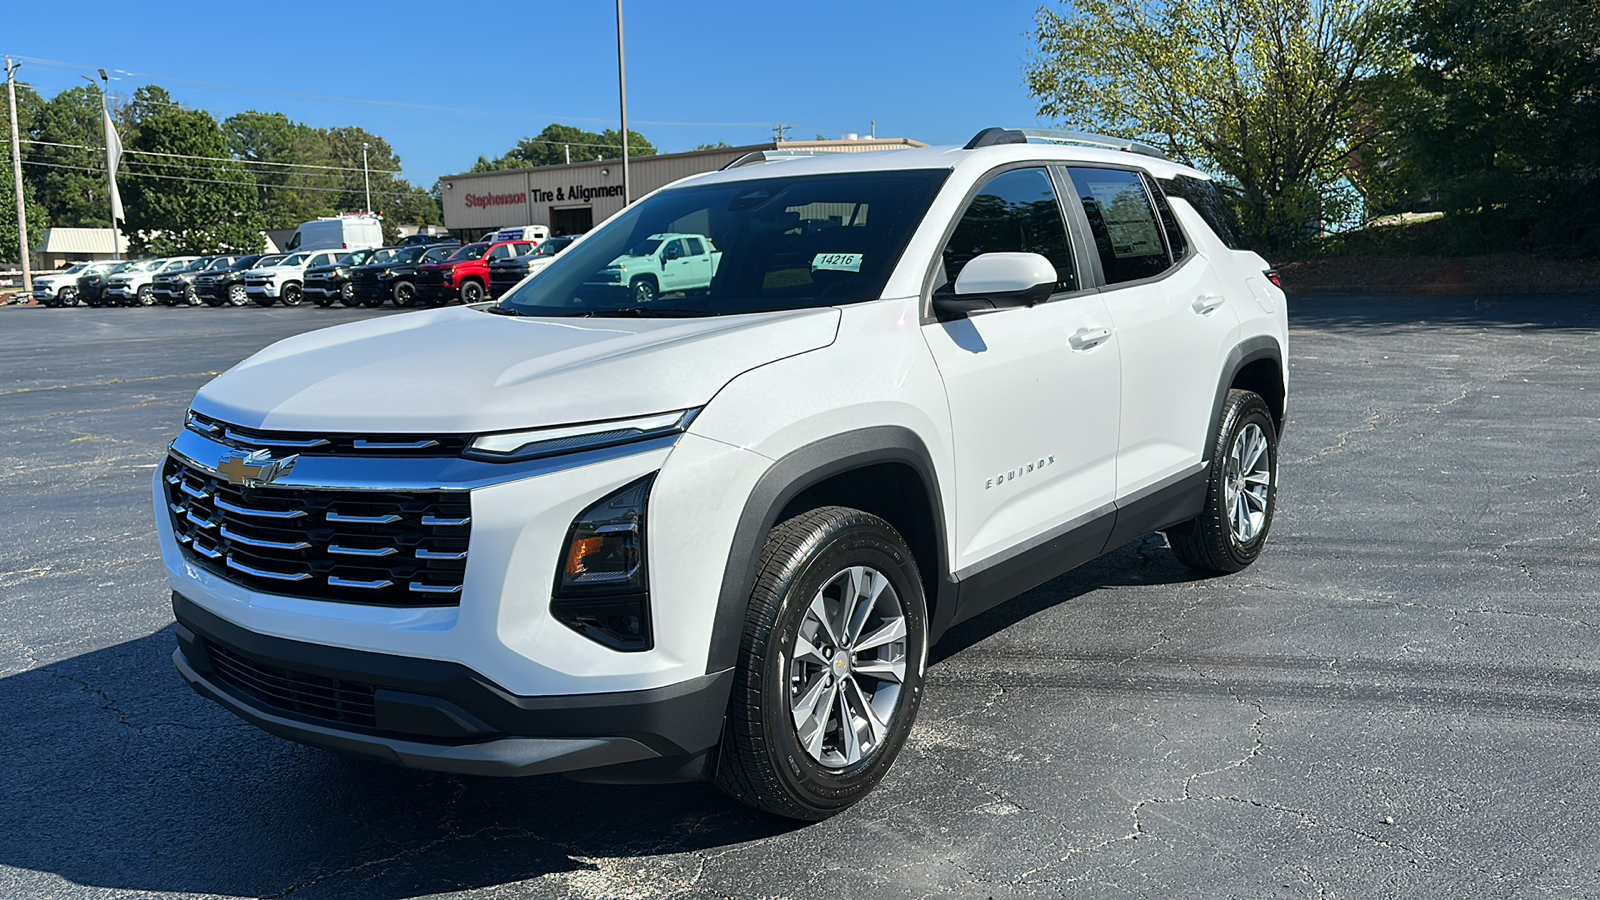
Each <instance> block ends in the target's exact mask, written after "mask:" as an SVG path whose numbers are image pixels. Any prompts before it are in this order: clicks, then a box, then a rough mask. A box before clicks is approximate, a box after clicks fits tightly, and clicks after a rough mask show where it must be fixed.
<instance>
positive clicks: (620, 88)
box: [617, 0, 633, 206]
mask: <svg viewBox="0 0 1600 900" xmlns="http://www.w3.org/2000/svg"><path fill="white" fill-rule="evenodd" d="M617 96H618V98H620V99H621V101H622V205H623V206H627V205H628V204H629V203H631V202H633V198H632V197H631V196H630V195H629V193H628V189H629V185H628V74H627V71H626V70H625V69H624V67H623V64H622V0H617Z"/></svg>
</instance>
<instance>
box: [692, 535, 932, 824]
mask: <svg viewBox="0 0 1600 900" xmlns="http://www.w3.org/2000/svg"><path fill="white" fill-rule="evenodd" d="M757 571H758V572H759V573H760V575H759V576H758V578H757V581H756V584H755V587H754V589H753V591H752V592H751V596H750V606H749V609H748V612H747V613H746V619H745V626H744V634H743V636H742V638H741V641H740V650H739V662H738V665H737V666H736V667H735V669H734V686H733V693H732V696H731V698H730V700H729V706H728V718H727V726H726V730H725V731H724V735H723V741H722V750H721V754H720V757H719V762H718V766H717V776H716V777H717V784H718V786H719V787H721V788H722V789H723V790H724V791H726V792H727V793H729V794H730V795H732V796H733V797H734V798H736V799H738V800H740V801H743V802H745V803H748V804H749V805H751V806H754V807H756V808H758V809H762V810H765V811H767V812H771V813H776V814H778V815H781V816H787V817H790V818H795V819H808V820H817V819H824V818H827V817H828V816H831V815H833V814H835V813H837V812H840V811H841V810H843V809H845V808H846V807H848V806H850V805H851V804H853V803H855V802H856V801H858V800H860V799H861V798H862V797H864V796H866V794H867V792H868V791H870V790H872V788H873V786H874V785H876V784H877V783H878V781H879V780H880V779H882V778H883V776H884V773H886V772H887V771H888V770H889V766H890V765H891V764H892V763H893V762H894V759H895V756H896V755H897V754H898V753H899V752H900V748H901V747H902V746H903V745H904V744H905V740H906V735H907V734H909V733H910V731H911V723H912V721H913V720H914V719H915V718H916V714H917V707H918V705H919V704H920V702H921V697H922V677H923V670H924V668H925V667H926V664H927V604H926V601H925V600H924V599H923V593H922V580H921V576H920V574H919V573H918V571H917V566H916V561H915V560H914V559H913V558H912V556H911V551H910V549H909V548H907V547H906V544H905V541H904V540H902V539H901V537H900V535H899V534H898V533H897V532H896V531H895V530H894V528H893V527H892V526H890V525H889V523H887V522H885V521H884V520H882V519H880V518H878V517H877V516H873V515H870V514H868V513H864V512H861V511H860V510H854V509H848V508H845V507H840V506H830V507H823V508H821V509H816V510H812V511H810V512H807V513H802V514H801V515H799V516H796V517H795V518H793V519H790V520H788V521H786V522H784V523H782V524H780V525H779V526H778V527H776V528H774V529H773V530H772V532H771V534H769V535H768V536H767V543H766V547H765V548H764V549H763V550H762V553H761V559H760V563H759V568H758V570H757Z"/></svg>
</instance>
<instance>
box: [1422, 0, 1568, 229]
mask: <svg viewBox="0 0 1600 900" xmlns="http://www.w3.org/2000/svg"><path fill="white" fill-rule="evenodd" d="M1402 26H1403V29H1404V33H1405V34H1406V35H1407V38H1408V44H1409V46H1410V48H1411V50H1412V51H1413V52H1414V53H1415V55H1416V59H1417V62H1416V65H1415V66H1414V67H1413V69H1412V76H1413V78H1412V81H1411V84H1412V85H1413V87H1414V90H1413V91H1412V92H1411V93H1410V95H1409V96H1408V97H1407V98H1406V100H1407V102H1405V103H1402V104H1398V105H1397V106H1396V107H1395V108H1394V110H1393V112H1394V115H1393V116H1392V120H1393V121H1394V123H1395V126H1396V131H1397V132H1398V135H1399V140H1398V147H1399V149H1400V151H1401V152H1402V153H1403V156H1402V160H1403V161H1402V163H1401V165H1400V166H1399V170H1400V175H1401V176H1402V178H1404V179H1406V180H1407V181H1408V182H1409V184H1410V185H1412V186H1413V187H1414V188H1415V189H1417V190H1420V191H1423V192H1426V193H1428V194H1430V195H1432V196H1433V197H1434V198H1436V199H1437V201H1438V202H1439V203H1440V204H1441V205H1442V206H1443V207H1444V208H1445V209H1446V210H1447V211H1450V212H1454V213H1458V214H1461V216H1462V218H1461V219H1459V220H1458V224H1457V226H1456V227H1455V228H1453V229H1452V232H1453V236H1454V238H1455V239H1456V240H1457V241H1458V242H1460V243H1461V244H1462V246H1461V247H1460V248H1459V249H1463V250H1478V251H1481V250H1492V249H1497V248H1499V247H1503V246H1504V245H1505V244H1506V243H1524V244H1528V245H1531V246H1536V247H1537V246H1548V245H1551V244H1555V245H1557V246H1572V247H1579V248H1584V249H1586V250H1587V251H1588V252H1590V253H1594V252H1597V250H1596V244H1597V243H1600V209H1597V206H1596V204H1595V200H1594V197H1595V190H1596V188H1597V187H1600V10H1597V9H1596V6H1595V4H1594V2H1593V0H1472V2H1470V3H1469V2H1464V0H1413V3H1412V6H1411V9H1410V11H1409V13H1408V14H1407V15H1406V16H1405V17H1404V18H1403V21H1402ZM1452 218H1454V217H1452Z"/></svg>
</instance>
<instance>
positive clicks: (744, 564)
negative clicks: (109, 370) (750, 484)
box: [706, 425, 955, 673]
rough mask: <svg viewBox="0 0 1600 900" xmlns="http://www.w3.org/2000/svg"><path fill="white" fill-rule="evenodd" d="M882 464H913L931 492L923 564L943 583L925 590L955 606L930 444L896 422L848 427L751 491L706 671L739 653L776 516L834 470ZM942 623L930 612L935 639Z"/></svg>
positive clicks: (938, 605) (785, 462)
mask: <svg viewBox="0 0 1600 900" xmlns="http://www.w3.org/2000/svg"><path fill="white" fill-rule="evenodd" d="M883 463H898V464H903V465H905V466H908V467H909V468H910V469H911V470H912V471H913V472H915V473H916V474H917V476H918V477H919V478H920V479H921V480H922V485H923V488H924V490H925V491H926V492H927V493H926V496H925V497H924V498H923V499H924V500H925V501H926V502H927V504H928V508H929V509H930V510H932V513H933V522H932V526H933V532H934V544H935V546H936V547H937V550H936V555H937V558H936V559H935V560H932V561H931V563H932V565H931V567H924V571H929V570H930V569H931V571H933V572H936V573H938V575H939V583H938V584H930V585H926V586H925V590H926V591H927V593H928V600H929V602H930V603H932V604H933V605H934V606H935V609H937V610H938V611H939V613H941V614H942V615H941V616H940V617H939V618H944V617H947V616H949V615H950V614H951V613H952V612H953V608H954V605H955V604H954V603H953V602H948V603H947V602H945V600H947V599H948V600H952V601H953V600H954V593H953V591H954V582H952V581H950V577H949V571H950V569H949V566H948V564H947V562H946V559H945V556H946V553H945V521H944V503H943V498H942V496H941V493H940V489H939V479H938V475H937V471H936V469H935V468H934V465H933V456H932V454H930V453H929V452H928V448H927V445H926V444H925V443H924V442H923V440H922V438H921V437H920V436H918V435H917V433H916V432H914V431H912V430H911V429H909V428H905V427H902V426H897V425H879V426H873V427H870V428H862V429H859V430H856V431H847V432H843V433H841V434H836V435H831V436H829V437H826V438H823V439H821V440H819V441H814V442H812V443H810V444H806V445H805V446H803V447H800V448H798V449H796V450H794V451H793V452H791V453H789V454H788V455H786V456H784V457H782V458H781V459H778V460H777V461H776V462H774V463H773V464H772V466H771V467H770V468H768V469H767V471H766V472H764V473H763V474H762V475H761V478H760V479H759V480H757V481H756V485H755V487H754V488H753V489H751V491H750V494H749V495H748V496H747V497H746V498H745V502H744V509H743V511H742V512H741V513H740V515H739V522H738V525H737V527H736V530H735V531H734V535H733V543H732V545H731V546H730V547H729V550H728V561H727V564H726V567H725V568H724V569H723V573H722V588H721V590H720V591H719V592H718V594H717V609H716V615H715V617H714V619H713V621H712V626H711V642H710V646H709V648H708V650H707V654H706V672H708V673H714V672H721V671H723V670H725V669H728V668H729V667H731V666H733V665H735V664H736V663H737V662H738V660H739V639H740V635H741V634H742V633H743V631H744V618H745V610H746V608H747V607H748V606H749V602H750V588H751V585H753V584H754V583H755V579H756V563H757V561H758V560H759V559H760V556H761V550H762V548H763V547H764V546H765V545H766V540H767V533H768V532H770V531H771V530H772V528H773V526H775V525H777V524H778V516H779V515H780V514H781V513H782V512H783V510H784V508H785V507H786V506H788V505H789V503H790V501H792V500H794V498H795V497H797V496H799V494H800V492H801V491H804V490H805V489H807V488H809V487H812V486H814V485H817V484H820V483H822V482H823V481H826V480H827V479H829V478H832V477H834V476H836V475H841V474H844V473H846V472H850V471H852V470H855V469H861V468H865V467H867V466H873V465H879V464H883ZM919 562H922V561H919ZM938 626H939V622H938V621H936V620H933V619H932V617H930V622H929V631H930V634H929V637H930V640H931V638H932V637H933V636H934V635H935V634H937V633H938V631H939V630H940V629H939V627H938Z"/></svg>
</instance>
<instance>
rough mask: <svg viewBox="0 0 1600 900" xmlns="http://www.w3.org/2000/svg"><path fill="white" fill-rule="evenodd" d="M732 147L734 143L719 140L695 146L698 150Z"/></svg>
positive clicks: (727, 148)
mask: <svg viewBox="0 0 1600 900" xmlns="http://www.w3.org/2000/svg"><path fill="white" fill-rule="evenodd" d="M732 148H733V145H732V144H730V143H728V142H727V141H717V142H716V143H714V144H700V145H699V146H697V147H695V149H696V150H729V149H732Z"/></svg>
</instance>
